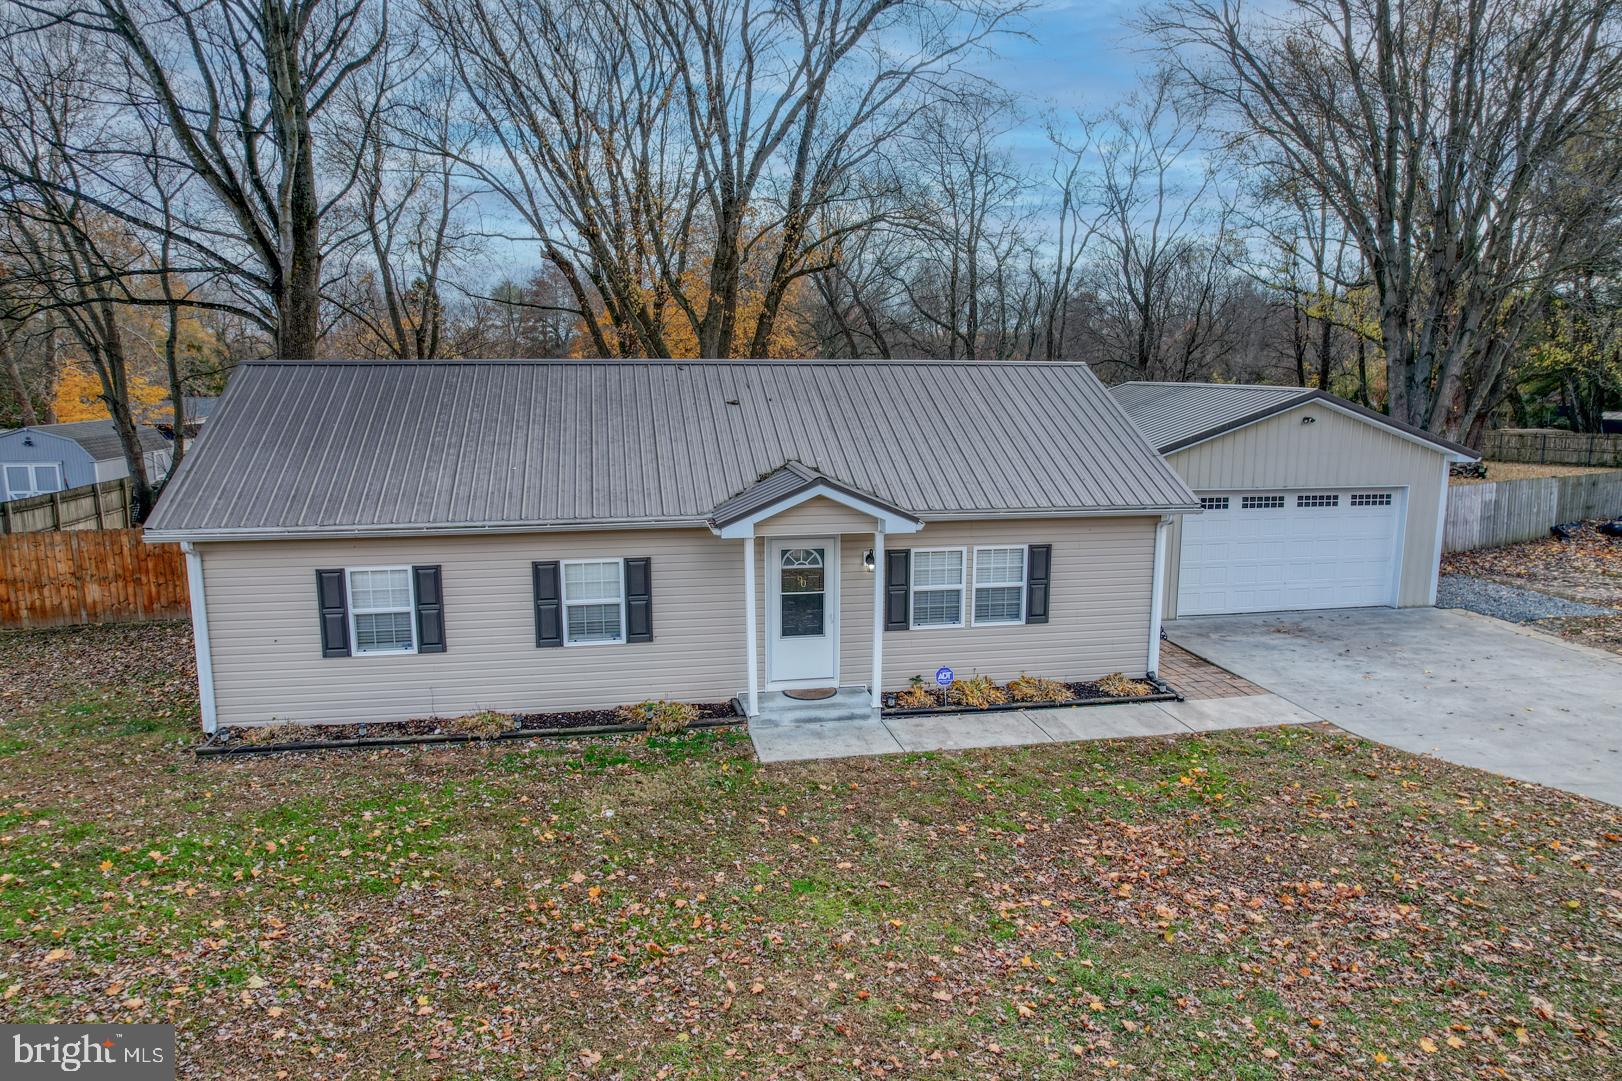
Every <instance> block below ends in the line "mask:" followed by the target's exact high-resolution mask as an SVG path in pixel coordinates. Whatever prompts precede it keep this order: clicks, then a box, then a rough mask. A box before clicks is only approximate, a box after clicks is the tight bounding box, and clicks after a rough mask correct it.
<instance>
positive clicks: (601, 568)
mask: <svg viewBox="0 0 1622 1081" xmlns="http://www.w3.org/2000/svg"><path fill="white" fill-rule="evenodd" d="M623 641H625V561H624V560H620V559H568V560H564V562H563V643H564V645H569V646H585V645H597V644H603V643H610V642H623Z"/></svg>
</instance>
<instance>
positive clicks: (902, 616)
mask: <svg viewBox="0 0 1622 1081" xmlns="http://www.w3.org/2000/svg"><path fill="white" fill-rule="evenodd" d="M911 587H912V552H911V551H909V550H908V549H906V548H891V549H887V550H886V551H885V553H884V629H885V630H887V631H904V630H906V629H907V627H908V626H909V625H910V620H909V619H908V618H907V617H908V615H909V613H908V605H909V604H910V602H911V597H912V593H911Z"/></svg>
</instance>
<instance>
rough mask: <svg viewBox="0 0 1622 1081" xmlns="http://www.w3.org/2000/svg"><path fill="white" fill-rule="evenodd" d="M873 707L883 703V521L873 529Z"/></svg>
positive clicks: (876, 707)
mask: <svg viewBox="0 0 1622 1081" xmlns="http://www.w3.org/2000/svg"><path fill="white" fill-rule="evenodd" d="M872 685H873V708H874V709H879V708H881V707H882V706H883V705H884V701H883V698H882V697H881V696H882V695H883V693H884V523H883V522H880V523H879V524H878V525H877V526H875V527H874V529H873V679H872Z"/></svg>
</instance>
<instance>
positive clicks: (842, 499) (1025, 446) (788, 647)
mask: <svg viewBox="0 0 1622 1081" xmlns="http://www.w3.org/2000/svg"><path fill="white" fill-rule="evenodd" d="M928 397H940V398H941V399H942V400H951V401H953V402H958V403H970V404H972V406H973V408H974V409H976V410H977V411H978V413H979V416H978V417H977V418H976V422H975V423H972V424H964V425H953V426H952V427H951V430H950V431H949V432H945V431H943V430H942V428H941V423H942V418H941V417H939V416H936V415H925V414H923V413H922V412H921V411H919V410H916V409H912V408H911V407H910V405H907V404H906V403H911V402H915V401H919V400H924V399H926V398H928ZM896 403H902V407H901V408H897V407H896ZM244 478H247V479H246V480H244ZM1195 508H1196V504H1195V501H1194V497H1193V496H1192V494H1191V493H1190V492H1189V490H1188V488H1187V486H1186V485H1184V484H1183V482H1182V481H1181V480H1179V479H1178V477H1177V475H1176V474H1175V472H1173V470H1172V469H1171V468H1170V467H1169V466H1167V465H1166V463H1165V461H1164V460H1163V459H1161V458H1160V457H1159V456H1158V455H1157V454H1156V453H1155V452H1154V450H1153V449H1152V448H1151V447H1150V446H1149V445H1148V444H1147V442H1145V440H1144V439H1143V437H1142V435H1141V434H1140V433H1139V432H1138V431H1137V429H1136V428H1135V427H1134V426H1133V424H1132V423H1131V421H1129V420H1128V419H1127V417H1126V415H1125V414H1124V413H1123V412H1122V411H1121V409H1120V407H1119V406H1118V405H1117V404H1116V403H1115V401H1114V399H1113V398H1112V397H1111V396H1110V394H1109V393H1108V391H1106V390H1105V389H1104V388H1103V386H1102V385H1101V384H1099V383H1098V381H1097V379H1096V378H1095V377H1094V376H1093V375H1092V373H1091V372H1090V371H1089V370H1088V369H1087V368H1086V367H1085V366H1084V365H1069V364H1019V363H1007V364H974V363H956V364H942V363H933V364H925V363H913V362H894V363H845V362H616V363H599V362H570V361H566V362H560V361H502V362H459V363H438V362H405V363H364V362H256V363H253V364H246V365H243V366H242V368H241V369H239V371H238V373H237V374H236V375H235V376H234V377H233V379H232V381H231V384H230V386H229V387H228V388H227V390H226V393H225V395H224V397H223V398H222V400H221V403H220V407H219V409H218V411H217V413H216V414H215V415H214V417H212V418H211V419H210V422H209V424H208V426H207V427H206V428H205V429H204V430H203V434H202V435H201V436H200V437H199V439H198V442H197V445H196V446H195V447H194V448H193V450H192V452H191V453H190V454H188V456H187V459H186V463H185V465H184V466H183V467H182V469H181V471H180V473H179V475H178V476H177V478H176V479H175V481H174V482H173V483H172V484H171V485H170V487H169V489H168V490H167V491H166V492H165V493H164V496H163V498H162V500H161V501H160V503H159V506H158V508H157V509H156V511H155V512H154V515H153V517H152V519H151V520H150V522H149V523H148V527H147V535H148V537H149V539H152V540H157V541H163V540H170V541H179V542H181V543H182V545H183V546H184V548H185V549H186V552H187V558H188V571H189V574H190V579H191V585H192V602H193V623H194V626H195V627H196V629H197V648H198V668H199V681H200V683H201V685H202V700H203V714H204V724H205V727H207V728H209V729H210V730H212V729H213V728H214V727H215V726H216V725H227V726H240V725H264V724H276V723H353V722H383V721H396V720H406V719H415V718H426V717H449V716H456V715H460V714H467V713H472V712H476V711H482V710H494V711H499V712H510V713H528V712H535V713H545V712H560V711H571V710H588V709H590V710H595V709H606V708H612V707H615V706H618V705H622V704H625V703H631V702H638V701H643V700H646V699H649V698H671V699H674V700H683V701H690V702H724V701H728V700H732V699H737V700H738V701H739V702H740V703H741V704H742V706H743V708H744V709H745V711H746V712H747V713H749V714H750V715H751V716H753V715H754V713H755V712H756V710H757V709H758V708H759V702H760V700H761V698H762V696H772V695H777V694H778V692H780V691H782V690H784V689H788V688H797V687H821V686H833V687H839V688H844V689H852V688H860V689H862V690H863V692H865V695H866V696H867V697H868V698H870V700H871V704H872V707H873V708H877V706H878V705H879V702H880V699H881V697H882V694H883V693H884V692H887V691H895V690H900V689H903V688H905V687H906V686H907V684H908V681H909V680H910V679H911V677H913V676H914V675H927V674H929V673H932V672H933V671H934V670H935V669H936V668H938V667H940V666H942V665H946V666H950V667H951V668H953V669H955V670H956V671H957V672H958V673H960V674H962V675H965V676H972V675H977V674H984V675H989V676H991V677H993V678H995V679H997V680H999V681H1002V680H1007V679H1009V678H1012V677H1014V676H1016V675H1019V674H1020V673H1021V672H1029V673H1031V674H1033V675H1043V676H1049V677H1053V678H1057V679H1064V680H1069V681H1082V680H1090V679H1096V678H1098V677H1100V676H1103V675H1106V674H1108V673H1111V672H1125V673H1128V674H1130V675H1133V676H1143V675H1145V674H1152V673H1153V672H1154V671H1155V669H1156V666H1157V663H1158V662H1157V658H1158V652H1159V646H1158V631H1159V617H1158V614H1157V613H1156V612H1155V611H1154V607H1155V606H1154V605H1153V604H1152V602H1151V599H1152V597H1153V596H1154V592H1155V589H1156V588H1157V583H1156V581H1155V565H1156V560H1155V551H1156V545H1157V539H1158V538H1160V537H1163V535H1164V527H1165V525H1166V524H1167V523H1169V522H1171V521H1172V520H1174V519H1175V517H1176V516H1177V515H1180V514H1182V513H1185V512H1189V511H1192V510H1194V509H1195ZM875 661H877V662H878V663H879V664H881V665H882V668H881V671H880V674H879V678H877V679H875V678H874V671H875ZM779 697H780V695H779Z"/></svg>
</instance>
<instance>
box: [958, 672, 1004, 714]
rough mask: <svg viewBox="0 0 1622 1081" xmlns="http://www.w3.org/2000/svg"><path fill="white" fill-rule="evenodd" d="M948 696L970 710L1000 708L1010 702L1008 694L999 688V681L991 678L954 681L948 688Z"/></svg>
mask: <svg viewBox="0 0 1622 1081" xmlns="http://www.w3.org/2000/svg"><path fill="white" fill-rule="evenodd" d="M947 696H948V698H950V699H954V700H956V702H957V704H958V705H960V706H968V707H969V708H970V709H985V708H987V707H988V706H1000V705H1002V704H1003V703H1004V702H1006V701H1008V693H1007V692H1006V691H1004V690H1003V689H1002V688H1001V687H999V686H997V681H996V680H994V679H992V678H991V677H990V676H974V677H973V678H971V679H954V680H953V681H952V685H951V687H949V688H947Z"/></svg>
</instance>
